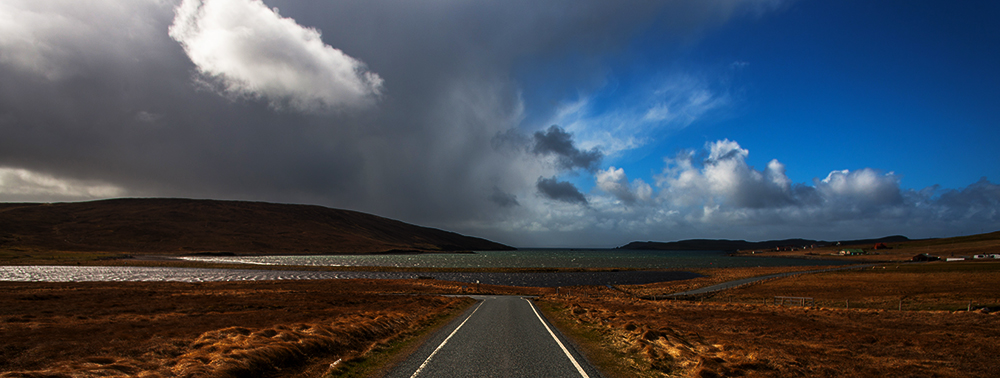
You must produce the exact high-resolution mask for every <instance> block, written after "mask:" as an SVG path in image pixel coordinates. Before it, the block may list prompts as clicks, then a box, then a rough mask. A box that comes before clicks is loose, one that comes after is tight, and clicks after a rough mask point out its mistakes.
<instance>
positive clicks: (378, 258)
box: [183, 249, 844, 269]
mask: <svg viewBox="0 0 1000 378" xmlns="http://www.w3.org/2000/svg"><path fill="white" fill-rule="evenodd" d="M183 259H185V260H192V261H204V262H215V263H231V264H255V265H297V266H387V267H400V268H431V267H433V268H629V269H694V268H719V267H724V268H728V267H749V266H814V265H843V264H844V263H843V262H839V261H829V260H806V259H791V258H761V257H742V256H741V257H734V256H728V254H727V253H726V252H723V251H652V250H649V251H647V250H613V249H593V250H567V249H522V250H517V251H480V252H476V253H442V254H414V255H324V256H224V257H214V256H213V257H202V256H198V257H183Z"/></svg>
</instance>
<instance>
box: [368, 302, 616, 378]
mask: <svg viewBox="0 0 1000 378" xmlns="http://www.w3.org/2000/svg"><path fill="white" fill-rule="evenodd" d="M473 298H475V299H477V300H479V303H477V304H475V305H473V306H472V307H471V308H470V309H469V310H468V311H466V312H465V313H464V314H462V316H460V317H458V318H457V319H455V320H454V321H452V322H451V323H450V324H448V325H447V326H446V327H444V328H442V329H441V330H440V331H438V332H437V333H436V334H435V335H434V336H433V337H431V338H430V339H429V340H428V341H427V342H426V343H424V345H423V346H421V347H420V348H419V349H418V350H417V351H416V352H414V353H413V354H412V355H410V356H409V357H408V358H407V359H406V360H405V361H403V362H402V363H400V364H399V365H398V366H396V368H395V369H394V370H393V371H392V372H391V373H389V375H387V377H390V378H415V377H441V378H447V377H552V378H555V377H574V378H579V377H588V378H589V377H592V378H596V377H601V375H600V374H599V373H598V372H597V370H595V369H594V368H593V367H592V366H591V365H590V363H588V362H587V361H586V360H584V359H583V357H582V356H580V354H579V353H577V352H576V351H575V350H574V349H573V347H572V346H571V345H570V344H569V343H567V342H566V340H565V339H564V338H562V336H561V335H559V333H558V331H556V330H555V329H554V328H552V326H551V325H549V324H548V322H546V321H544V320H543V317H542V316H541V314H540V313H539V312H538V311H537V309H536V308H535V307H534V304H532V303H531V302H530V301H529V300H527V299H524V298H522V297H516V296H474V297H473Z"/></svg>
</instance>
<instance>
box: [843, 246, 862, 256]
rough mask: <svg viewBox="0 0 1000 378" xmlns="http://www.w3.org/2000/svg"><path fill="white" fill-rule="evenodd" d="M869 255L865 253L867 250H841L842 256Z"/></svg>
mask: <svg viewBox="0 0 1000 378" xmlns="http://www.w3.org/2000/svg"><path fill="white" fill-rule="evenodd" d="M867 254H868V253H867V252H865V250H863V249H857V248H844V249H841V250H840V255H841V256H858V255H867Z"/></svg>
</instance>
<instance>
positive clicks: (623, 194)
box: [597, 166, 653, 205]
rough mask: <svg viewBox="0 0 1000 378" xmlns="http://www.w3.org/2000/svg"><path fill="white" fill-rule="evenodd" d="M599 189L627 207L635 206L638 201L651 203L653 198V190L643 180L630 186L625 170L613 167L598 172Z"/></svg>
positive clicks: (636, 180)
mask: <svg viewBox="0 0 1000 378" xmlns="http://www.w3.org/2000/svg"><path fill="white" fill-rule="evenodd" d="M597 187H599V188H601V190H603V191H605V192H607V193H609V194H611V195H613V196H615V198H618V200H620V201H622V202H623V203H625V204H626V205H631V204H634V203H635V202H636V201H649V200H650V199H651V198H652V196H653V188H652V187H650V186H649V184H647V183H646V182H645V181H643V180H642V179H635V180H634V181H632V183H631V184H629V181H628V176H626V175H625V170H624V169H622V168H615V167H613V166H612V167H610V168H608V169H607V170H605V171H598V172H597Z"/></svg>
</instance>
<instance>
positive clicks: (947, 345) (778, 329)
mask: <svg viewBox="0 0 1000 378" xmlns="http://www.w3.org/2000/svg"><path fill="white" fill-rule="evenodd" d="M82 262H83V263H85V264H126V263H128V264H138V265H156V266H172V265H173V264H176V263H175V262H168V261H167V262H165V261H157V260H138V261H136V260H99V261H93V260H91V261H82ZM183 265H185V266H187V263H184V264H183ZM817 268H822V267H755V268H728V269H701V270H696V271H697V272H698V273H701V274H703V275H705V277H701V278H696V279H691V280H684V281H673V282H663V283H656V284H648V285H628V286H617V287H613V288H609V287H605V286H578V287H562V288H559V289H555V288H513V287H499V286H487V285H482V286H478V287H471V288H470V287H468V285H467V284H461V283H453V282H446V281H438V280H428V279H419V280H324V281H264V282H214V283H169V282H152V283H141V282H105V283H27V282H0V340H3V343H2V344H0V377H97V376H122V377H124V376H144V377H178V376H181V377H187V376H192V377H193V376H213V377H293V376H296V377H297V376H310V377H362V376H377V373H378V372H379V371H382V369H384V368H385V367H386V366H389V365H391V363H392V361H395V360H397V359H398V358H401V356H403V355H405V354H406V352H407V351H408V350H412V349H411V348H413V347H414V346H415V345H417V344H419V341H420V338H421V336H422V335H427V334H428V332H430V331H431V330H433V329H435V327H436V326H438V325H441V324H444V322H445V321H447V320H448V319H450V318H451V317H452V316H454V315H457V314H458V313H459V312H460V311H461V310H463V309H465V308H467V306H468V305H469V304H470V303H471V300H470V299H467V298H461V297H442V296H436V295H431V294H442V293H443V294H461V293H467V291H466V290H477V292H478V293H483V294H516V295H534V296H539V297H538V299H537V301H538V304H539V307H540V308H542V309H543V311H545V312H546V315H547V316H548V317H549V319H551V320H552V321H553V323H554V324H555V325H557V327H558V328H560V329H561V330H562V332H564V333H565V334H567V335H568V336H570V337H571V338H572V339H573V340H574V341H575V343H576V345H578V346H579V347H580V348H581V349H582V350H584V351H585V352H586V354H587V355H588V358H589V359H590V360H591V361H592V362H593V363H595V364H596V365H597V366H598V367H599V368H601V369H602V370H603V371H604V372H605V373H606V374H607V375H608V376H611V377H715V376H761V377H785V376H829V377H836V376H844V375H850V376H872V377H874V376H887V375H888V376H911V377H970V376H1000V362H998V361H997V360H996V359H995V358H992V356H996V355H998V353H1000V344H997V342H996V340H1000V315H998V314H1000V287H998V286H997V285H996V283H997V282H1000V262H996V261H969V262H930V263H896V262H888V263H881V264H877V265H875V266H874V267H867V268H864V269H855V270H848V271H837V272H827V273H810V274H802V275H797V276H793V277H787V278H780V279H773V280H770V281H764V282H761V283H756V284H752V285H749V286H745V287H741V288H736V289H731V290H727V291H722V292H716V293H713V294H709V295H705V296H702V297H698V298H688V299H687V300H649V299H641V298H651V297H661V298H662V297H663V296H664V295H666V294H669V293H674V292H680V291H685V290H691V289H695V288H698V287H704V286H708V285H712V284H715V283H719V282H724V281H729V280H734V279H739V278H745V277H753V276H760V275H767V274H773V273H780V272H790V271H799V270H808V269H817ZM776 297H798V298H809V299H808V306H802V305H799V304H800V303H798V302H795V303H792V302H790V301H787V300H786V301H784V302H783V303H782V304H777V303H776V301H775V299H776Z"/></svg>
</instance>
